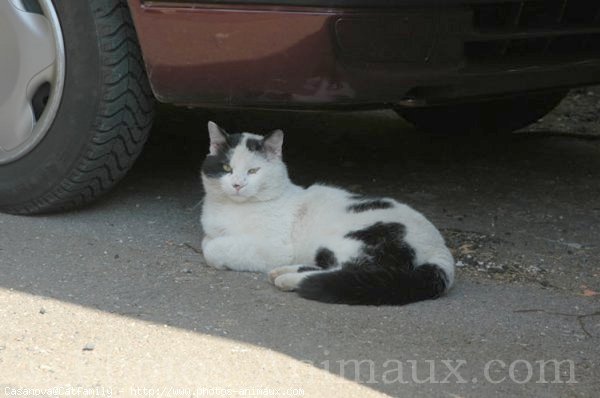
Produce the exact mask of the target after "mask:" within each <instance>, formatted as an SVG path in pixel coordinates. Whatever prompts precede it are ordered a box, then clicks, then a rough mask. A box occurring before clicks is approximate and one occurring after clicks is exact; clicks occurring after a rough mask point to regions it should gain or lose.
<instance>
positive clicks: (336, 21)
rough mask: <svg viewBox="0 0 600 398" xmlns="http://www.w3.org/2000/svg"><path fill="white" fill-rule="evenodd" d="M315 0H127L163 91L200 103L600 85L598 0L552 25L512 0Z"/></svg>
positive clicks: (311, 103)
mask: <svg viewBox="0 0 600 398" xmlns="http://www.w3.org/2000/svg"><path fill="white" fill-rule="evenodd" d="M310 1H313V0H303V1H302V0H300V1H299V2H295V3H298V4H302V5H301V6H299V5H281V4H279V5H274V4H262V5H252V6H250V5H244V4H241V3H243V1H242V2H240V1H237V2H236V3H237V4H236V5H233V4H231V5H225V4H223V2H219V4H216V3H215V4H213V2H206V1H204V2H201V4H200V2H192V1H188V2H185V3H182V2H164V1H163V2H144V3H142V2H141V0H129V3H130V8H131V10H132V14H133V18H134V22H135V26H136V30H137V32H138V36H139V39H140V45H141V46H142V51H143V54H144V59H145V62H146V68H147V72H148V76H149V79H150V82H151V85H152V89H153V91H154V93H155V95H156V97H157V98H158V99H159V100H160V101H163V102H170V103H180V104H189V105H203V106H235V107H268V108H276V107H286V108H323V107H370V106H373V107H376V106H382V105H383V106H386V105H393V106H397V105H404V106H427V105H431V104H436V103H445V102H456V101H464V100H473V99H475V100H476V99H480V98H482V97H495V96H502V95H507V94H511V93H516V92H524V91H537V90H556V89H565V88H570V87H574V86H578V85H586V84H592V83H597V82H599V81H600V5H599V6H598V7H597V9H596V8H594V10H595V11H597V12H598V14H599V15H598V16H590V17H589V18H590V21H587V20H586V21H585V23H580V24H578V25H576V26H574V25H573V24H568V23H566V22H568V21H566V22H565V23H564V24H563V25H560V24H559V25H557V24H556V23H554V24H553V25H552V27H551V28H550V27H548V26H545V25H543V24H540V23H537V25H536V24H531V23H530V21H526V22H527V23H521V22H520V21H518V20H516V19H518V18H525V17H523V16H522V13H523V12H524V10H523V9H522V8H521V9H519V8H518V7H522V6H520V5H519V4H522V2H515V1H510V0H507V1H505V2H504V3H503V4H504V5H503V6H502V7H505V8H503V9H501V10H500V11H498V10H492V9H490V7H493V6H490V5H488V4H487V3H490V2H489V1H487V2H486V1H475V0H473V1H468V0H463V1H449V2H443V4H444V5H443V6H436V5H435V4H440V2H435V1H426V0H425V1H420V2H418V1H404V2H402V1H400V2H398V1H396V2H391V1H387V2H386V1H381V4H380V6H381V7H374V6H373V5H374V4H376V3H378V1H376V2H375V3H371V5H372V6H371V7H368V8H364V7H361V6H360V5H361V4H364V2H354V4H353V5H352V7H349V8H348V7H344V8H340V7H338V6H336V4H335V1H332V2H331V3H332V4H333V6H331V7H327V8H325V7H315V6H311V5H310V4H308V3H307V2H310ZM253 3H254V4H256V2H253ZM263 3H274V2H273V1H268V0H267V1H265V2H263ZM278 3H285V2H284V1H281V2H278ZM292 3H294V2H292ZM313 3H314V1H313ZM321 3H323V2H321ZM384 3H385V4H384ZM400 3H401V4H402V6H398V4H400ZM496 3H499V2H498V1H497V2H496ZM548 3H556V4H558V3H562V2H548ZM591 3H593V2H590V4H591ZM599 3H600V2H599ZM347 4H349V3H347ZM392 5H393V6H394V7H391V6H392ZM390 7H391V8H390ZM502 10H504V11H502ZM509 11H511V12H514V13H515V16H514V18H515V22H514V23H513V20H512V18H513V16H512V14H510V13H509ZM525 12H527V10H525ZM557 12H558V11H557ZM518 13H521V14H518ZM505 14H506V15H505ZM526 15H527V14H526ZM494 18H495V19H494ZM586 18H587V17H586ZM534 22H536V20H534ZM537 22H539V21H537ZM588 22H589V23H588Z"/></svg>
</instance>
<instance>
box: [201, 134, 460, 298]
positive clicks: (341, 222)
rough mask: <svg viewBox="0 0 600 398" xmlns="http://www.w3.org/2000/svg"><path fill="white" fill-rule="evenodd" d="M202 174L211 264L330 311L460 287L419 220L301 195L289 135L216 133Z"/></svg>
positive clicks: (397, 207)
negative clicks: (255, 275)
mask: <svg viewBox="0 0 600 398" xmlns="http://www.w3.org/2000/svg"><path fill="white" fill-rule="evenodd" d="M208 131H209V138H210V148H209V153H208V155H207V156H206V159H205V160H204V162H203V164H202V168H201V177H202V182H203V185H204V191H205V194H206V196H205V198H204V201H203V208H202V216H201V223H202V228H203V231H204V234H205V236H204V238H203V240H202V251H203V254H204V257H205V260H206V263H207V264H208V265H209V266H211V267H214V268H217V269H230V270H236V271H255V272H266V273H268V280H269V281H270V282H271V283H273V284H274V285H275V286H276V287H278V288H279V289H281V290H284V291H296V292H297V293H298V294H299V295H300V296H302V297H304V298H307V299H311V300H317V301H321V302H328V303H345V304H365V305H402V304H408V303H412V302H415V301H420V300H426V299H433V298H437V297H439V296H441V295H442V294H444V293H445V292H446V291H448V289H450V287H451V286H452V284H453V282H454V259H453V257H452V254H451V253H450V250H448V248H447V247H446V244H445V242H444V239H443V238H442V236H441V234H440V233H439V231H438V230H437V229H436V228H435V227H434V226H433V224H431V222H429V221H428V220H427V219H426V218H425V217H424V216H423V215H422V214H421V213H419V212H417V211H415V210H413V209H412V208H410V207H409V206H407V205H405V204H402V203H399V202H397V201H395V200H394V199H389V198H373V197H367V196H362V195H356V194H353V193H350V192H348V191H345V190H343V189H339V188H334V187H330V186H325V185H319V184H315V185H312V186H310V187H308V188H306V189H305V188H302V187H300V186H297V185H294V184H293V183H292V182H291V181H290V179H289V177H288V172H287V168H286V165H285V164H284V162H283V160H282V146H283V137H284V134H283V132H282V131H281V130H275V131H273V132H271V133H269V134H267V135H265V136H264V137H263V136H261V135H256V134H251V133H241V134H228V133H227V132H226V131H225V130H223V129H222V128H220V127H219V126H218V125H217V124H216V123H214V122H209V123H208Z"/></svg>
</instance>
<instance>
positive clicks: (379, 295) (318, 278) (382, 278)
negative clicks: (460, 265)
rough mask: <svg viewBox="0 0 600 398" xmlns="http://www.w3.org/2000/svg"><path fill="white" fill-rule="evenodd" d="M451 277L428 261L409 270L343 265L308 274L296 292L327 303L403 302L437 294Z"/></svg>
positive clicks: (440, 293)
mask: <svg viewBox="0 0 600 398" xmlns="http://www.w3.org/2000/svg"><path fill="white" fill-rule="evenodd" d="M444 268H446V267H444ZM452 278H453V275H448V274H447V273H446V271H444V269H443V268H442V267H440V266H438V265H435V264H429V263H428V264H423V265H420V266H418V267H416V268H413V269H410V270H407V269H398V268H391V269H390V268H387V267H386V268H371V267H365V268H362V267H346V268H342V269H339V270H335V271H328V272H319V273H315V274H312V275H309V276H307V277H306V278H305V279H303V280H302V282H300V285H299V286H298V289H297V292H298V294H299V295H300V296H302V297H304V298H306V299H309V300H316V301H321V302H326V303H339V304H355V305H356V304H363V305H403V304H409V303H414V302H416V301H422V300H429V299H435V298H438V297H439V296H441V295H442V294H443V293H445V292H446V291H447V290H448V289H449V288H450V285H451V283H452Z"/></svg>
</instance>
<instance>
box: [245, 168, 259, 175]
mask: <svg viewBox="0 0 600 398" xmlns="http://www.w3.org/2000/svg"><path fill="white" fill-rule="evenodd" d="M258 170H260V167H256V168H254V169H250V170H248V174H256V173H258Z"/></svg>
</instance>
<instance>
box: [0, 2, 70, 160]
mask: <svg viewBox="0 0 600 398" xmlns="http://www.w3.org/2000/svg"><path fill="white" fill-rule="evenodd" d="M0 70H1V71H2V74H0V164H5V163H10V162H13V161H15V160H17V159H19V158H20V157H22V156H24V155H25V154H27V153H28V152H29V151H31V150H32V149H33V148H35V147H36V146H37V145H38V144H39V143H40V141H41V140H42V139H43V138H44V136H45V135H46V133H47V132H48V130H49V128H50V126H51V125H52V122H53V121H54V117H55V116H56V112H57V111H58V107H59V104H60V100H61V96H62V91H63V86H64V79H65V51H64V42H63V37H62V31H61V28H60V23H59V20H58V16H57V15H56V11H55V10H54V6H53V4H52V1H51V0H8V1H7V0H1V1H0Z"/></svg>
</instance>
